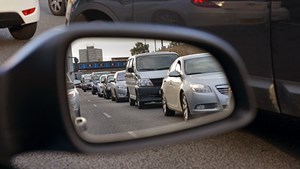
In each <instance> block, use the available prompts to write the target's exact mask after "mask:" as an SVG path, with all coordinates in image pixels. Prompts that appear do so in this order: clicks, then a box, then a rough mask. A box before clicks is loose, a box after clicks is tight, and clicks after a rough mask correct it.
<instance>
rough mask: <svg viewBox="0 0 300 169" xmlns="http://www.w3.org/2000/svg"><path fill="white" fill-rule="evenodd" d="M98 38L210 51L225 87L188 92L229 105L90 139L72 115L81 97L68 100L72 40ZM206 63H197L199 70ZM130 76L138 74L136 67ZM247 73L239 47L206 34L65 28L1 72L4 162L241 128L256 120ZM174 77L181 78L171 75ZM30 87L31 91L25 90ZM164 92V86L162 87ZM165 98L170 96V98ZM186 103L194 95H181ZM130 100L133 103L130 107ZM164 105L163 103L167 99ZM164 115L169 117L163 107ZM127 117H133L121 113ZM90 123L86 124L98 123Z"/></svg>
mask: <svg viewBox="0 0 300 169" xmlns="http://www.w3.org/2000/svg"><path fill="white" fill-rule="evenodd" d="M95 38H96V39H97V41H98V40H99V39H100V40H102V41H104V42H108V41H109V39H116V38H132V39H142V40H143V39H159V40H161V39H163V40H164V41H165V42H173V41H175V42H181V43H180V44H187V45H189V46H194V47H195V48H201V49H203V51H206V52H207V53H209V58H207V56H208V55H207V54H205V55H201V56H200V57H202V58H204V57H205V58H204V59H208V61H209V63H211V59H210V58H214V62H216V65H220V67H221V68H222V69H219V67H218V66H211V64H210V65H208V66H207V67H213V68H214V70H215V69H218V71H219V72H221V73H218V77H222V78H223V79H224V83H226V85H221V86H218V88H212V87H210V86H208V83H206V81H203V82H201V84H195V81H193V83H191V84H190V85H189V87H191V89H192V91H194V92H197V93H198V94H199V93H200V94H203V93H212V92H216V93H217V92H218V93H217V94H218V95H220V97H219V98H216V99H220V100H221V99H222V101H223V103H224V104H223V105H215V104H210V105H205V104H200V105H197V106H196V107H197V108H198V109H199V110H205V112H204V111H203V112H204V114H202V115H200V116H199V117H198V116H197V117H196V116H195V117H194V118H192V119H191V120H190V119H189V120H185V121H182V120H179V119H177V121H178V123H174V124H173V123H170V124H168V125H166V126H154V127H153V126H149V127H147V128H146V129H140V128H135V129H134V131H131V132H129V131H127V130H126V131H117V132H116V133H100V135H98V136H95V135H92V134H91V133H88V130H89V128H87V129H86V130H87V131H86V130H79V129H78V128H76V125H74V119H75V120H76V119H77V120H76V121H77V122H78V118H76V117H75V118H72V116H74V111H75V108H74V107H76V105H77V104H78V102H76V100H80V99H78V97H79V98H80V97H81V93H80V92H79V94H78V93H76V92H73V93H74V94H73V95H67V90H68V87H67V85H66V77H65V76H66V73H67V72H68V71H69V70H68V67H67V66H66V65H68V63H67V62H68V61H67V59H66V58H67V57H66V56H67V54H68V52H69V50H70V48H72V44H73V42H75V41H77V40H80V39H88V40H94V39H95ZM128 42H129V41H128ZM135 42H136V41H135ZM85 44H86V43H85ZM93 44H94V43H93ZM150 51H151V49H150ZM179 58H181V57H179ZM174 59H176V58H174ZM172 61H173V60H172ZM79 63H80V62H79ZM148 63H149V64H150V62H148ZM199 63H200V62H192V64H199ZM201 63H202V62H201ZM205 63H206V60H205ZM74 64H78V63H74ZM161 64H162V63H161ZM170 64H171V62H170ZM71 65H72V64H71ZM196 67H197V65H196ZM124 69H125V68H124ZM128 71H129V72H131V71H133V69H128ZM151 71H153V70H151ZM158 71H159V70H156V71H155V72H158ZM163 71H164V70H163ZM70 72H71V71H70ZM141 73H143V72H141ZM246 74H247V72H246V70H245V66H244V63H243V61H242V60H241V58H240V56H239V54H238V53H237V52H236V51H235V49H233V48H232V47H231V46H230V45H229V44H228V43H227V42H225V41H223V40H222V39H220V38H218V37H216V36H214V35H211V34H209V33H206V32H203V31H199V30H193V29H188V28H181V27H173V26H161V25H149V24H124V23H115V24H107V23H92V24H73V25H71V26H69V27H58V28H55V29H53V30H50V31H48V32H46V33H43V34H42V35H40V36H39V37H37V38H35V39H33V40H32V41H30V42H28V43H27V44H26V45H25V46H24V47H23V48H22V49H21V50H20V51H18V52H17V53H16V54H15V55H14V56H13V57H12V58H11V59H10V60H8V61H7V62H6V63H4V64H3V66H2V67H1V68H0V85H1V86H0V93H1V96H0V97H1V99H0V119H1V121H3V122H2V123H1V126H2V127H1V128H0V149H1V150H3V151H1V152H0V156H1V157H3V159H4V158H6V159H9V158H11V157H12V156H13V155H15V154H17V153H22V152H26V151H32V150H62V151H79V152H114V151H124V150H131V149H136V148H144V147H147V146H159V145H162V144H170V143H178V142H183V141H186V140H191V139H195V138H202V137H208V136H211V135H215V134H219V133H223V132H227V131H231V130H234V129H238V128H240V127H243V126H245V125H247V124H248V123H249V122H251V121H252V119H254V116H255V113H254V101H253V96H252V92H251V89H250V88H249V87H248V85H247V80H246V78H245V75H246ZM26 75H30V76H31V80H30V81H28V80H27V77H26ZM149 75H152V74H149ZM140 76H141V75H140ZM165 76H166V75H165ZM170 76H179V75H178V74H175V72H174V73H173V72H171V73H170ZM45 77H47V78H45ZM126 77H127V76H126ZM147 77H148V76H147ZM149 79H150V80H149ZM193 79H194V80H195V79H196V78H195V77H193ZM193 79H192V80H193ZM202 79H203V78H202ZM151 80H152V79H151V77H150V76H149V77H148V79H144V81H143V83H141V84H142V85H143V84H145V85H148V86H149V85H153V86H155V85H157V84H159V85H160V84H161V83H160V82H159V81H157V79H156V81H155V80H152V82H150V81H151ZM229 85H230V87H228V86H229ZM224 86H225V87H224ZM27 87H28V88H29V87H30V89H31V90H24V88H27ZM221 87H223V88H221ZM158 88H160V86H157V89H158ZM45 89H47V90H45ZM125 89H126V88H125ZM223 89H226V90H223ZM221 92H222V93H221ZM162 95H163V97H164V96H165V95H164V93H162ZM221 95H222V97H221ZM41 96H43V99H41ZM182 97H183V98H186V97H187V96H186V95H182ZM131 99H132V98H129V101H130V100H131ZM233 100H234V101H233ZM135 101H136V103H138V104H141V103H142V102H141V101H139V100H135ZM160 101H162V103H163V105H164V101H165V100H164V98H162V100H160ZM143 103H145V102H143ZM79 104H82V103H79ZM133 104H134V102H133ZM145 104H146V103H145ZM149 104H151V103H149ZM146 105H148V104H146ZM128 106H129V105H128ZM209 106H210V107H209ZM213 106H215V107H213ZM228 107H230V108H228ZM81 108H82V107H81ZM207 108H209V109H207ZM163 109H164V115H165V116H166V117H165V118H168V116H171V115H173V114H172V113H173V112H174V111H172V110H171V109H169V108H168V107H165V106H163ZM159 111H162V113H163V110H162V109H161V108H160V109H159ZM189 111H190V112H192V110H189ZM81 112H83V110H82V109H81ZM124 113H128V112H126V111H125V112H122V114H124ZM183 114H184V112H183ZM185 115H186V114H185ZM185 115H183V116H184V117H185ZM163 117H164V116H163ZM172 118H177V117H176V116H175V117H174V116H173V117H172ZM86 120H87V121H86V122H85V123H84V124H86V123H89V121H90V120H92V119H88V118H87V119H86ZM166 120H167V119H166ZM79 121H80V120H79ZM7 122H9V123H7ZM118 124H120V122H115V125H118ZM104 126H105V124H104ZM118 128H122V127H118ZM133 133H134V134H133Z"/></svg>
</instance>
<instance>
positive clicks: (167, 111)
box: [162, 92, 175, 116]
mask: <svg viewBox="0 0 300 169" xmlns="http://www.w3.org/2000/svg"><path fill="white" fill-rule="evenodd" d="M162 108H163V112H164V114H165V116H174V115H175V111H174V110H170V109H169V108H168V105H167V100H166V96H165V94H164V93H163V92H162Z"/></svg>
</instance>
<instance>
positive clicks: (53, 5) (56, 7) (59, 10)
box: [48, 0, 66, 16]
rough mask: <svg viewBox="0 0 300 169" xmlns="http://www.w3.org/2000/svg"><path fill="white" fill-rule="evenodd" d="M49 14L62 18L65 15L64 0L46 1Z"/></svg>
mask: <svg viewBox="0 0 300 169" xmlns="http://www.w3.org/2000/svg"><path fill="white" fill-rule="evenodd" d="M48 5H49V9H50V11H51V13H52V14H53V15H56V16H64V15H65V14H66V2H65V0H48Z"/></svg>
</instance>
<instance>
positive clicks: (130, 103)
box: [129, 98, 135, 106]
mask: <svg viewBox="0 0 300 169" xmlns="http://www.w3.org/2000/svg"><path fill="white" fill-rule="evenodd" d="M129 105H130V106H134V105H135V101H134V100H133V99H131V98H129Z"/></svg>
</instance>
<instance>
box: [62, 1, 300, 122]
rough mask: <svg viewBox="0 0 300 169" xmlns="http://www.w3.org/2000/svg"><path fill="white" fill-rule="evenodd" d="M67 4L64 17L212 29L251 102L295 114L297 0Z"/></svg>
mask: <svg viewBox="0 0 300 169" xmlns="http://www.w3.org/2000/svg"><path fill="white" fill-rule="evenodd" d="M70 9H72V10H70V12H69V13H67V16H66V17H67V20H68V22H70V23H73V22H78V21H95V20H100V21H110V22H119V21H122V22H123V21H125V22H127V21H128V22H148V23H149V22H150V23H163V24H177V25H181V26H187V27H192V28H196V29H201V30H205V31H207V32H210V33H213V34H215V35H218V36H220V37H222V38H223V39H225V40H226V41H228V42H229V43H230V44H231V45H233V47H234V48H235V49H236V50H237V51H238V52H239V54H240V55H241V56H242V58H243V61H244V62H245V63H246V67H247V69H248V77H249V84H250V85H251V86H252V88H253V89H254V94H255V97H256V98H257V99H256V102H257V108H258V109H262V110H267V111H272V112H277V113H282V114H287V115H292V116H297V117H300V113H299V112H300V107H299V106H298V105H299V103H300V101H299V100H300V94H299V92H298V91H299V90H300V76H299V75H298V73H296V72H299V64H298V63H299V62H300V58H299V57H296V56H297V55H298V54H299V53H300V48H299V47H298V46H299V44H300V38H297V37H299V36H300V26H299V25H300V24H299V23H300V10H299V9H300V2H299V1H298V0H282V1H280V0H276V1H275V0H257V1H244V0H228V1H211V0H203V1H195V0H192V1H182V0H162V1H154V0H145V1H133V0H128V1H122V0H116V1H109V0H95V1H88V0H78V1H76V3H74V4H73V6H72V8H71V7H70ZM196 18H198V19H196Z"/></svg>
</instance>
